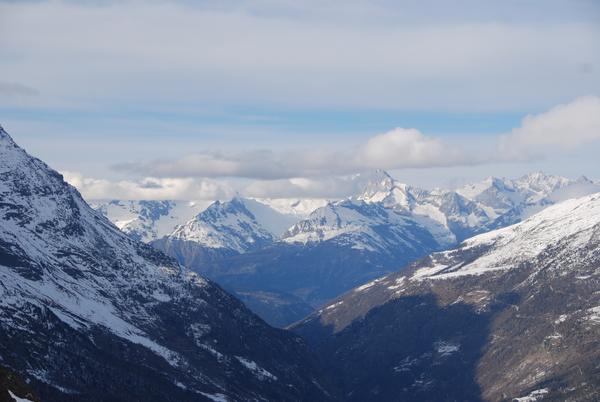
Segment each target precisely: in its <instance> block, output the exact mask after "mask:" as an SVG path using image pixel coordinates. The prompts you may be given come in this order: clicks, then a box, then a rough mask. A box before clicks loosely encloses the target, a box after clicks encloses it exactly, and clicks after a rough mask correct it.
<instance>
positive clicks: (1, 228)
mask: <svg viewBox="0 0 600 402" xmlns="http://www.w3.org/2000/svg"><path fill="white" fill-rule="evenodd" d="M164 205H165V206H166V207H167V209H168V206H169V205H171V204H168V203H167V204H164ZM165 210H166V209H165ZM155 216H157V215H152V214H150V215H148V216H147V218H149V219H152V218H153V217H155ZM0 222H1V225H0V364H1V366H4V367H6V368H7V369H10V370H11V372H14V373H17V374H18V375H19V376H21V377H22V378H23V379H24V380H26V382H27V383H28V384H29V386H30V387H31V388H33V389H34V390H35V391H36V393H38V394H39V396H40V399H41V400H43V401H61V402H64V401H157V402H159V401H160V402H164V401H173V402H175V401H177V402H180V401H238V400H239V401H242V400H243V401H250V400H290V401H291V400H304V401H315V400H319V401H321V400H325V401H326V400H330V399H334V395H335V393H334V391H332V389H333V388H331V387H330V385H329V383H328V381H327V380H326V378H325V377H324V376H323V374H322V370H321V369H320V368H319V364H318V362H317V359H316V357H315V356H314V355H313V354H312V353H311V352H310V350H309V349H308V347H307V345H306V344H305V343H304V342H303V341H302V339H301V338H299V337H298V336H296V335H293V334H291V333H289V332H286V331H283V330H278V329H274V328H272V327H270V326H268V325H267V324H266V323H265V322H263V321H262V320H261V319H260V318H259V317H257V316H256V315H254V314H253V313H252V312H250V311H249V310H248V309H247V308H246V307H245V306H244V305H243V304H242V303H241V302H240V301H238V300H237V299H235V298H234V297H233V296H231V295H229V294H228V293H226V292H225V291H224V290H222V289H221V288H220V287H219V286H217V285H216V284H214V283H212V282H210V281H208V280H206V279H204V278H203V277H201V276H199V275H198V274H196V273H193V272H191V271H189V270H188V269H186V268H184V267H182V266H180V265H179V264H178V263H177V262H176V261H174V260H173V259H171V258H169V257H167V256H166V255H164V254H163V253H161V252H159V251H158V250H156V249H154V248H152V247H151V246H149V245H147V244H144V243H141V242H139V241H137V240H135V239H133V238H131V237H128V236H127V235H125V234H124V233H123V232H121V231H120V230H119V229H117V227H115V226H114V225H113V224H112V223H111V222H110V221H109V220H108V219H106V218H105V217H104V216H103V215H102V214H101V213H99V212H98V211H96V210H94V209H92V208H91V207H89V206H88V205H87V204H86V202H85V201H84V200H83V199H82V198H81V196H80V194H79V193H78V192H77V190H76V189H75V188H73V187H71V186H70V185H68V184H67V183H65V182H64V180H63V177H62V176H61V175H60V174H58V173H57V172H56V171H54V170H52V169H51V168H49V167H48V166H47V165H46V164H44V163H43V162H42V161H40V160H38V159H35V158H33V157H31V156H30V155H28V154H27V153H26V152H25V151H24V150H23V149H21V148H19V147H18V146H17V145H16V144H15V143H14V142H13V140H12V139H11V138H10V136H9V135H8V134H7V133H6V132H5V131H4V130H2V129H1V128H0ZM7 375H10V373H8V374H5V372H4V371H1V370H0V380H2V381H4V379H5V378H8V377H6V376H7ZM10 378H12V377H10ZM10 378H9V379H10ZM0 385H2V387H0V397H6V393H7V392H8V391H11V392H13V393H16V394H15V395H19V396H23V397H25V396H26V395H27V392H28V391H27V389H26V387H23V386H20V385H19V383H18V381H12V382H9V383H7V385H3V384H0ZM13 399H14V398H12V399H9V400H13Z"/></svg>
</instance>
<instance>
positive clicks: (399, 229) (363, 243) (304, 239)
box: [282, 200, 441, 253]
mask: <svg viewBox="0 0 600 402" xmlns="http://www.w3.org/2000/svg"><path fill="white" fill-rule="evenodd" d="M282 240H283V241H284V242H287V243H300V244H307V243H315V242H325V241H329V242H335V243H336V244H339V245H343V246H347V247H349V248H352V249H360V250H366V251H370V252H379V253H389V252H392V251H393V250H394V249H402V250H404V252H408V250H411V251H415V250H417V249H422V248H425V249H427V250H433V249H436V248H440V247H441V245H440V244H439V243H437V242H436V241H435V239H434V238H433V236H432V235H431V233H430V232H429V231H428V230H427V228H425V227H423V226H421V225H419V223H418V222H416V221H415V220H413V219H411V217H410V216H406V215H401V214H400V213H397V212H395V211H394V210H391V209H387V208H384V207H383V206H382V205H381V204H378V203H372V204H367V203H365V202H362V201H352V200H346V201H340V202H335V203H330V204H328V205H327V206H325V207H321V208H319V209H317V210H316V211H314V212H313V213H312V214H310V215H309V217H308V218H307V219H305V220H302V221H300V222H298V223H297V224H295V225H293V226H292V227H291V228H289V229H288V230H287V231H286V232H285V233H284V235H283V236H282ZM424 244H426V246H425V247H423V245H424Z"/></svg>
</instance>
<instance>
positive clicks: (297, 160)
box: [114, 128, 482, 180]
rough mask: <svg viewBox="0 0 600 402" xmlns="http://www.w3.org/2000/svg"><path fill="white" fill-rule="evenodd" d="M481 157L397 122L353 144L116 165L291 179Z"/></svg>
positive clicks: (167, 172)
mask: <svg viewBox="0 0 600 402" xmlns="http://www.w3.org/2000/svg"><path fill="white" fill-rule="evenodd" d="M481 162H482V161H481V160H478V159H477V158H475V157H473V156H469V155H468V154H466V153H464V152H462V151H461V150H460V149H457V148H455V147H452V146H450V145H449V144H444V143H443V141H442V140H441V139H439V138H434V137H428V136H425V135H423V134H422V133H421V132H419V131H418V130H415V129H404V128H396V129H394V130H392V131H389V132H387V133H384V134H380V135H376V136H374V137H372V138H370V139H369V140H368V141H367V142H366V143H364V144H362V145H360V146H359V147H357V148H355V149H343V148H342V149H337V150H330V151H327V150H319V149H311V148H306V149H300V150H292V151H282V152H275V151H268V150H264V151H247V152H242V153H237V154H227V153H224V152H212V153H208V152H207V153H199V154H192V155H187V156H184V157H182V158H179V159H176V160H171V161H165V160H156V161H152V162H147V163H126V164H119V165H116V166H115V167H114V168H115V170H117V171H121V172H133V173H137V174H141V175H145V176H153V177H243V178H252V179H271V180H274V179H289V178H298V177H315V176H330V175H347V174H352V173H356V172H360V171H364V170H368V169H375V168H382V169H402V168H426V167H440V166H457V165H459V166H461V165H469V164H476V163H481Z"/></svg>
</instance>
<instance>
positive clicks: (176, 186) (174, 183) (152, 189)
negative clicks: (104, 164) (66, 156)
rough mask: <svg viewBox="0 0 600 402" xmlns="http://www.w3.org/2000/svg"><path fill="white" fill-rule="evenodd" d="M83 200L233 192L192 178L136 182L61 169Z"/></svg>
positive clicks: (190, 197) (211, 195)
mask: <svg viewBox="0 0 600 402" xmlns="http://www.w3.org/2000/svg"><path fill="white" fill-rule="evenodd" d="M62 174H63V176H64V178H65V181H67V182H68V183H70V184H71V185H73V186H74V187H76V188H77V189H78V190H79V192H80V193H81V194H82V195H83V197H84V198H85V199H86V200H94V199H121V200H208V201H212V200H217V199H229V198H231V197H233V195H234V194H235V191H234V190H233V188H232V187H231V186H229V185H228V184H226V183H223V182H217V181H214V180H208V179H193V178H160V179H158V178H145V179H142V180H139V181H131V180H121V181H110V180H106V179H94V178H87V177H84V176H83V175H81V174H80V173H77V172H62Z"/></svg>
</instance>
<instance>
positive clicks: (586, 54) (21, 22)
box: [0, 0, 600, 111]
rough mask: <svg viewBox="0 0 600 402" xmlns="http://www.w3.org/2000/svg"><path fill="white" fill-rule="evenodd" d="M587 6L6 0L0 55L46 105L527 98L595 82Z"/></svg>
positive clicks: (371, 103) (7, 71)
mask: <svg viewBox="0 0 600 402" xmlns="http://www.w3.org/2000/svg"><path fill="white" fill-rule="evenodd" d="M598 10H599V6H598V4H597V3H596V2H593V1H590V2H585V1H581V2H572V1H566V0H562V1H561V0H544V1H530V2H527V4H524V3H523V2H500V3H498V5H495V4H494V3H491V2H480V1H474V0H471V1H459V2H452V3H448V4H444V2H439V1H438V2H427V1H424V2H370V1H361V0H347V1H339V0H338V1H336V0H334V1H328V2H322V1H306V2H305V1H303V2H289V1H288V2H276V1H259V2H256V1H227V2H223V1H220V2H216V1H201V2H192V1H166V0H162V1H140V0H137V1H80V2H76V1H58V0H53V1H52V0H50V1H15V2H12V1H9V2H0V52H2V53H3V54H6V55H10V56H11V57H4V58H2V59H0V69H1V70H2V75H3V79H6V80H10V81H11V82H19V83H23V84H24V85H26V86H29V87H33V88H37V89H38V90H39V92H40V96H36V97H31V99H30V100H29V101H30V104H31V105H32V106H45V107H49V106H51V107H57V106H60V107H67V106H68V107H77V108H86V107H88V108H90V107H97V106H98V105H102V106H104V107H108V106H111V105H115V104H116V103H118V104H119V105H129V106H132V105H133V106H137V107H140V106H142V105H145V106H146V107H150V106H152V107H153V108H159V109H161V110H164V109H167V108H168V105H172V104H173V103H176V104H177V105H180V104H187V105H190V104H193V105H196V106H198V105H202V104H210V105H214V104H218V103H220V104H231V103H233V104H235V105H239V104H252V105H257V104H266V105H278V106H282V105H286V106H292V107H297V106H302V107H333V108H354V107H366V108H411V109H416V108H420V109H432V108H437V109H444V110H448V109H453V110H457V109H458V110H470V111H472V110H498V109H506V108H511V109H514V108H516V107H520V108H531V107H535V108H537V107H540V106H542V105H548V104H552V103H557V102H559V101H562V100H564V99H565V98H566V97H574V96H577V95H580V94H581V93H583V92H584V91H598V90H600V82H599V81H598V79H597V73H595V71H598V69H599V68H600V67H599V66H600V52H598V44H597V40H596V39H595V38H598V37H600V25H599V24H598V19H597V18H594V15H596V16H597V15H598ZM132 16H134V17H132ZM92 49H93V50H92ZM39 66H43V68H40V67H39ZM149 83H151V84H149ZM13 101H14V99H12V98H11V97H3V98H1V99H0V104H6V105H13ZM165 105H167V106H165Z"/></svg>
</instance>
